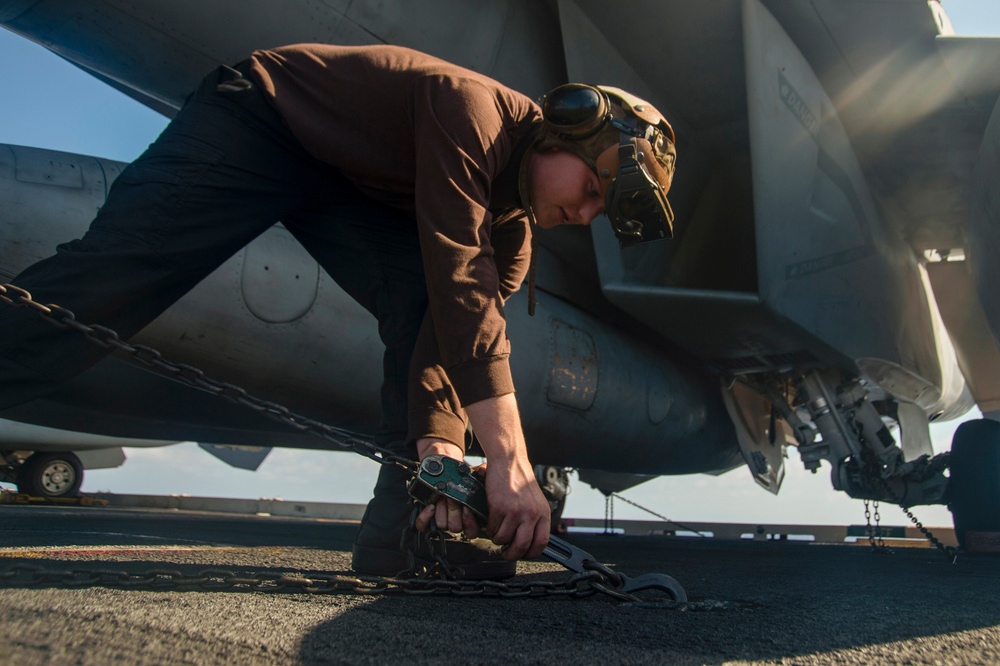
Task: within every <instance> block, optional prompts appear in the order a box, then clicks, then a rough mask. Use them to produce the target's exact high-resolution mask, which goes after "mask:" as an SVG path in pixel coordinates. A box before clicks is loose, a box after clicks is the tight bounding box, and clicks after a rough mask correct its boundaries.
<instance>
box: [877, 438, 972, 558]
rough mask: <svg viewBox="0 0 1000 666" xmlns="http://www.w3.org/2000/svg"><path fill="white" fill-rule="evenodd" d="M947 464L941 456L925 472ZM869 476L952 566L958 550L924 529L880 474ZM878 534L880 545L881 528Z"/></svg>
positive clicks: (946, 459) (944, 457)
mask: <svg viewBox="0 0 1000 666" xmlns="http://www.w3.org/2000/svg"><path fill="white" fill-rule="evenodd" d="M947 462H948V457H947V456H941V457H940V458H938V459H937V460H936V461H931V463H930V464H929V465H928V466H927V470H926V471H927V473H931V472H933V471H935V470H936V468H937V467H938V466H941V465H947ZM871 476H872V478H873V479H874V480H875V481H876V483H878V484H879V486H880V487H881V488H882V490H883V491H884V492H885V494H886V495H888V496H889V499H891V500H892V501H893V502H894V503H896V504H898V505H899V508H900V509H902V510H903V513H905V514H906V517H907V518H909V519H910V521H911V522H912V523H913V524H914V525H915V526H916V528H917V529H918V530H920V533H921V534H923V535H924V538H926V539H927V540H928V541H929V542H931V544H932V545H933V546H934V547H935V548H937V549H938V550H939V551H941V553H942V554H943V555H944V556H945V557H946V558H948V561H949V562H951V563H952V564H954V563H955V562H957V561H958V550H957V549H955V548H953V547H951V546H946V545H944V544H943V543H941V540H940V539H938V538H937V537H936V536H934V533H933V532H931V531H930V530H929V529H927V528H926V527H924V524H923V523H921V522H920V520H919V519H918V518H917V517H916V515H914V513H913V512H912V511H911V510H910V506H909V505H907V504H906V503H905V502H904V501H903V498H902V497H900V496H899V494H898V493H896V491H894V490H893V489H892V487H891V486H890V485H889V484H888V483H887V482H886V480H885V479H883V478H882V476H881V475H880V474H878V473H873V474H872V475H871ZM865 517H866V518H867V517H868V500H865ZM875 518H876V521H877V520H878V518H879V515H878V502H876V503H875ZM869 527H870V523H869ZM879 533H880V534H879V541H880V543H881V528H879ZM869 538H870V537H869ZM882 545H883V547H885V546H884V544H882ZM886 549H887V550H889V551H890V552H891V549H889V548H887V547H886Z"/></svg>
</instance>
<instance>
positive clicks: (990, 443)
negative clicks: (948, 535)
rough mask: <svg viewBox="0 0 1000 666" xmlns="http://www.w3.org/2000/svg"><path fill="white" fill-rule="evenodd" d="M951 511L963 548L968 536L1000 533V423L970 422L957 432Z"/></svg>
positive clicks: (952, 474)
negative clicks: (977, 533)
mask: <svg viewBox="0 0 1000 666" xmlns="http://www.w3.org/2000/svg"><path fill="white" fill-rule="evenodd" d="M948 508H949V509H950V510H951V516H952V519H953V520H954V522H955V537H956V538H957V539H958V543H960V544H961V545H962V546H963V547H965V540H966V535H967V533H968V532H1000V422H997V421H992V420H989V419H978V420H975V421H967V422H965V423H963V424H962V425H960V426H959V427H958V430H956V431H955V437H954V439H953V440H952V443H951V478H950V480H949V481H948Z"/></svg>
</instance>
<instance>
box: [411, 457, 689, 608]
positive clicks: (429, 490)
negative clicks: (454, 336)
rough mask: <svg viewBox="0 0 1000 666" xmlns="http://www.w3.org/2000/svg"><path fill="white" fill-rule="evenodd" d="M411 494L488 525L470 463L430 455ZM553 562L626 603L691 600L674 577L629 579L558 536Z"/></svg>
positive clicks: (549, 549)
mask: <svg viewBox="0 0 1000 666" xmlns="http://www.w3.org/2000/svg"><path fill="white" fill-rule="evenodd" d="M409 488H410V495H411V496H412V497H413V499H414V500H415V501H417V502H419V503H420V504H423V505H427V504H432V503H433V502H435V501H436V500H437V499H438V498H439V497H440V496H444V497H447V498H449V499H452V500H455V501H456V502H458V503H459V504H461V505H463V506H465V507H467V508H468V509H469V510H471V511H472V513H473V515H474V516H475V517H476V520H477V521H478V522H479V523H480V524H481V525H485V524H486V521H487V519H488V517H489V508H488V506H487V500H486V486H485V485H484V484H483V482H482V480H481V479H480V478H479V476H477V474H476V473H475V472H474V471H473V470H472V468H471V467H469V465H468V463H466V462H464V461H460V460H456V459H454V458H449V457H447V456H442V455H433V456H427V457H426V458H424V459H423V460H422V461H421V462H420V468H419V469H418V470H417V474H416V476H414V477H413V479H412V480H411V481H410V486H409ZM542 554H543V555H545V556H546V557H548V558H549V559H550V560H552V561H553V562H556V563H558V564H561V565H562V566H564V567H566V568H567V569H569V570H570V571H573V572H575V573H584V572H587V571H593V572H596V573H598V574H599V575H600V576H601V577H602V578H603V579H604V580H603V581H602V582H600V583H593V585H595V586H598V585H599V586H601V588H602V589H601V590H600V591H601V592H604V593H605V594H609V595H611V596H614V597H617V598H619V599H622V600H626V601H638V600H639V599H638V597H636V596H635V593H637V592H642V591H647V590H657V591H660V592H664V593H666V594H668V595H669V596H670V597H671V599H672V600H673V601H676V602H679V603H683V602H686V601H687V593H686V592H685V591H684V588H683V587H681V584H680V583H678V582H677V580H675V579H674V578H673V577H671V576H667V575H666V574H660V573H649V574H643V575H641V576H635V577H631V576H626V575H625V574H623V573H619V572H617V571H613V570H611V569H609V568H608V567H606V566H604V565H603V564H601V563H600V562H599V561H598V560H597V558H596V557H594V556H593V555H591V554H590V553H588V552H587V551H585V550H583V549H582V548H578V547H577V546H574V545H573V544H571V543H569V542H568V541H565V540H563V539H560V538H559V537H557V536H555V535H550V536H549V544H548V545H547V546H546V547H545V550H544V551H543V552H542Z"/></svg>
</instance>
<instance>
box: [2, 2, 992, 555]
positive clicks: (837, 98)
mask: <svg viewBox="0 0 1000 666" xmlns="http://www.w3.org/2000/svg"><path fill="white" fill-rule="evenodd" d="M0 24H2V25H3V26H5V27H6V28H8V29H9V30H12V31H14V32H15V33H17V34H20V35H22V36H24V37H26V38H28V39H31V40H33V41H36V42H38V43H40V44H42V45H44V46H45V47H46V48H48V49H50V50H51V51H53V52H55V53H57V54H58V55H60V56H62V57H63V58H65V59H67V60H69V61H70V62H72V63H74V64H76V65H77V66H79V67H80V68H82V69H83V70H85V71H87V72H89V73H91V74H93V75H94V76H95V77H97V78H98V79H100V80H102V81H104V82H106V83H108V84H109V85H111V86H113V87H114V88H116V89H118V90H121V91H123V92H124V93H125V94H127V95H129V96H131V97H133V98H134V99H136V100H138V101H140V102H142V103H143V104H145V105H147V106H149V107H150V108H152V109H154V110H156V111H159V112H161V113H163V114H164V115H166V116H168V117H170V116H172V115H173V114H174V113H175V112H176V111H177V109H178V108H179V107H180V106H181V104H182V103H183V101H184V99H185V97H186V95H187V94H188V93H189V92H190V91H191V90H193V89H194V87H195V86H196V84H197V82H198V81H199V79H200V78H201V76H203V75H204V74H205V73H207V72H208V71H210V70H211V69H213V68H214V67H215V66H216V65H217V64H219V63H235V62H238V61H240V60H242V59H243V58H245V57H246V56H247V54H249V53H250V51H252V50H253V49H255V48H261V47H269V46H276V45H280V44H287V43H295V42H330V43H340V44H365V43H393V44H400V45H404V46H409V47H413V48H417V49H420V50H423V51H426V52H428V53H432V54H434V55H437V56H440V57H443V58H445V59H448V60H451V61H453V62H456V63H459V64H462V65H464V66H467V67H470V68H472V69H475V70H477V71H480V72H483V73H485V74H488V75H490V76H492V77H494V78H496V79H498V80H500V81H502V82H504V83H506V84H508V85H510V86H511V87H513V88H516V89H518V90H521V91H522V92H525V93H526V94H528V95H531V96H533V97H537V96H539V95H541V94H542V93H544V92H545V91H547V90H549V89H551V88H552V87H554V86H555V85H558V84H560V83H564V82H566V81H585V82H593V83H606V84H610V85H616V86H620V87H622V88H625V89H628V90H630V91H633V92H635V93H637V94H639V95H640V96H642V97H645V98H647V99H649V100H650V101H651V102H653V103H654V104H655V105H656V106H657V108H659V109H660V110H661V111H663V112H664V113H665V115H667V117H668V118H669V119H670V121H671V123H672V124H673V126H674V128H675V130H676V132H677V135H678V152H679V161H678V171H677V176H676V178H675V181H674V186H673V188H672V190H671V192H670V199H671V203H672V206H673V209H674V211H675V213H676V221H675V236H674V238H673V239H672V240H669V241H661V242H656V243H651V244H643V245H641V246H636V247H630V248H624V249H622V248H619V246H618V244H617V243H616V242H615V240H614V237H613V234H612V232H611V230H610V228H609V227H608V225H607V224H606V223H605V224H602V223H600V222H597V223H595V224H594V225H592V227H591V228H589V229H582V228H577V229H557V230H551V231H547V232H542V233H541V238H540V253H541V254H540V259H539V261H538V264H539V275H538V288H539V291H540V294H541V298H540V302H539V305H538V309H537V311H536V314H535V316H534V317H528V315H527V306H526V299H525V296H524V294H523V293H522V294H518V295H516V296H515V297H514V298H513V299H512V300H511V301H510V302H509V303H508V305H507V308H506V310H507V316H508V320H509V322H510V324H509V335H510V337H511V339H512V345H513V349H514V353H513V355H512V365H513V371H514V375H515V382H516V384H517V386H518V397H519V403H520V406H521V409H522V417H523V419H524V426H525V434H526V437H527V440H528V444H529V449H530V453H531V456H532V459H533V460H534V461H535V462H536V463H539V464H540V475H545V474H551V473H552V471H553V470H560V469H565V468H576V469H578V470H580V476H581V478H582V479H584V480H585V481H587V482H589V483H592V484H593V485H595V486H596V487H598V488H600V489H603V490H606V491H611V490H618V489H622V488H625V487H628V486H629V485H633V484H635V483H639V482H641V481H643V480H646V479H648V478H651V477H652V476H656V475H677V474H691V473H700V472H709V473H721V472H723V471H726V470H729V469H733V468H735V467H737V466H739V465H742V464H746V465H748V466H749V469H750V471H751V473H752V474H753V476H754V478H755V479H756V480H757V481H758V483H760V484H761V485H762V486H763V487H764V488H766V489H768V490H770V491H771V492H775V493H777V492H778V490H779V488H780V485H781V481H782V478H783V473H784V470H783V460H784V454H785V451H786V449H787V447H789V446H791V447H796V448H797V449H798V451H799V454H800V456H801V459H802V461H803V463H804V464H805V466H806V467H807V468H810V469H816V468H818V467H819V466H820V463H821V461H826V462H827V463H828V464H829V466H830V468H831V480H832V483H833V486H834V488H836V489H837V490H842V491H844V492H846V493H847V494H848V495H850V496H852V497H861V498H871V499H878V500H883V501H890V502H895V503H897V504H901V505H907V506H910V505H915V504H941V503H948V504H949V506H950V507H951V509H952V512H953V515H954V517H955V522H956V527H957V528H958V533H959V538H960V540H964V539H965V536H966V534H967V533H969V534H972V533H977V532H984V531H985V532H996V531H1000V424H998V423H996V421H994V420H993V419H992V418H990V417H993V416H996V415H997V413H998V411H1000V372H998V370H1000V352H998V346H997V345H998V342H997V341H998V338H1000V304H998V303H997V299H996V298H995V297H994V296H993V294H992V291H991V289H990V281H989V277H990V275H991V274H992V271H994V270H996V267H997V266H998V265H1000V262H998V259H1000V256H995V255H996V251H997V250H996V248H997V247H1000V245H998V242H997V241H998V238H997V234H998V233H1000V231H998V229H997V225H996V224H995V222H996V210H995V207H994V209H993V210H992V217H991V213H990V211H989V209H988V207H987V206H986V205H985V204H983V202H984V201H989V200H990V197H991V196H995V194H996V187H995V186H994V188H993V189H992V190H990V189H989V184H990V183H997V182H1000V178H998V176H1000V174H998V173H997V169H998V167H997V164H996V162H995V160H994V161H992V162H991V161H990V160H989V159H982V158H981V157H980V155H981V154H983V155H988V154H989V149H990V147H993V149H994V150H995V146H996V145H998V144H1000V113H998V112H997V111H996V104H997V98H998V93H1000V68H997V67H996V66H995V65H996V63H997V62H998V59H1000V39H991V38H963V37H957V36H955V35H954V31H953V30H952V29H951V26H950V22H949V20H948V17H947V15H946V13H945V11H944V10H943V8H942V7H941V5H940V3H939V2H937V0H930V1H929V2H928V1H927V0H900V1H899V2H892V3H884V2H877V1H874V0H872V1H859V0H812V1H811V2H803V1H799V0H795V1H793V0H709V1H705V2H698V3H690V2H681V1H680V0H671V1H668V2H664V1H662V0H636V1H634V2H631V3H628V5H627V11H623V6H622V5H620V4H615V3H609V2H599V1H596V0H551V1H546V2H537V1H534V0H493V1H488V2H481V3H467V2H462V1H461V0H427V1H426V2H422V3H420V6H419V9H416V8H415V7H414V6H413V5H412V4H411V3H407V2H405V1H404V0H382V1H379V2H367V1H358V0H355V1H353V2H351V1H348V0H323V1H321V2H315V1H306V0H290V1H289V2H285V3H280V4H277V3H270V2H266V0H199V1H198V2H192V1H190V0H169V1H168V0H130V1H129V2H124V1H122V0H0ZM123 166H124V165H123V164H121V163H117V162H113V161H110V160H105V159H99V158H93V157H87V156H82V155H72V154H67V153H58V152H54V151H47V150H40V149H33V148H30V147H23V146H0V204H2V207H0V210H2V211H3V213H2V214H0V278H2V279H3V280H9V279H12V278H13V277H14V276H16V274H17V273H18V271H20V270H22V269H23V268H25V267H26V266H28V265H30V264H31V263H32V262H34V261H36V260H38V259H40V258H42V257H44V256H47V255H49V254H51V253H52V252H53V250H54V247H55V245H56V244H57V243H59V242H63V241H65V240H68V239H70V238H74V237H78V236H79V235H81V234H82V233H83V231H84V230H85V229H86V226H87V224H88V223H89V221H90V219H91V218H92V216H93V214H94V212H95V210H96V209H97V208H98V207H99V206H100V205H101V203H102V202H103V201H104V198H105V197H106V195H107V190H108V187H109V186H110V184H111V182H113V180H114V178H115V177H116V176H117V174H118V173H119V172H120V171H121V169H122V168H123ZM994 206H995V204H994ZM522 291H523V290H522ZM93 323H100V322H93ZM135 341H136V342H141V343H143V344H146V345H149V346H151V347H155V348H157V349H158V350H160V351H161V352H162V353H163V354H164V355H165V356H167V357H170V358H173V359H176V360H178V361H181V362H183V363H186V364H190V365H193V366H197V367H199V368H201V369H202V370H204V371H205V372H206V373H208V374H209V375H212V376H215V377H218V378H220V379H222V380H224V381H226V382H231V383H233V384H238V385H240V386H242V387H244V388H246V389H247V390H248V391H250V392H252V393H255V394H258V395H261V396H263V397H264V398H266V399H267V400H271V401H274V402H277V403H281V404H284V405H286V406H288V407H289V408H292V409H293V410H295V411H296V412H299V413H302V414H305V415H308V416H310V417H312V418H316V419H318V420H322V421H324V422H327V423H331V424H333V425H336V426H337V427H340V428H344V429H347V430H350V431H354V432H357V433H360V434H361V435H364V434H366V433H371V432H372V431H373V429H374V427H375V424H376V423H377V414H376V411H377V405H378V401H377V393H378V382H379V377H380V372H379V368H380V365H379V364H380V353H381V351H380V348H379V343H378V338H377V335H376V332H375V329H374V322H373V321H371V319H370V317H369V316H368V315H367V313H365V312H364V311H363V310H362V309H361V308H360V307H359V306H357V305H356V304H354V302H353V301H352V300H351V299H350V298H349V297H347V296H346V295H345V294H344V293H343V292H341V291H340V290H339V289H338V288H337V287H336V285H335V284H334V283H333V282H332V280H330V278H329V277H328V276H326V275H325V274H324V273H323V272H322V271H321V270H320V269H319V267H318V266H317V265H316V263H315V262H314V261H313V260H312V259H311V258H310V257H309V256H308V255H307V254H306V253H305V251H304V250H303V249H302V248H301V247H299V246H298V245H297V244H296V243H295V242H294V241H293V239H292V238H291V236H290V234H288V233H287V232H286V231H285V230H284V229H283V228H282V227H281V226H280V225H277V226H275V227H273V228H272V229H271V230H269V231H268V232H267V233H265V234H264V235H263V236H261V237H260V238H258V239H257V240H256V241H254V242H253V243H251V244H250V245H249V246H248V247H247V248H246V249H245V250H243V251H242V252H240V253H239V254H238V255H237V256H235V257H234V258H233V259H232V260H231V261H229V262H228V263H227V264H225V265H224V266H222V267H221V268H220V269H219V270H218V271H216V272H215V273H214V274H212V275H211V276H209V277H208V278H207V279H206V280H205V281H204V282H203V283H202V284H200V285H199V286H198V287H197V288H196V289H195V290H194V291H192V292H191V293H190V294H189V295H188V296H187V297H185V298H184V299H183V300H181V301H180V302H178V303H177V304H176V305H175V306H174V307H173V308H171V309H170V310H169V311H167V312H166V313H164V315H163V316H161V317H160V318H159V319H158V320H157V321H155V322H154V323H153V324H151V325H150V326H149V327H147V328H146V329H145V330H144V331H142V332H141V333H140V334H139V335H138V336H137V337H136V340H135ZM974 404H975V405H978V406H979V408H980V409H981V411H982V412H983V414H984V415H985V418H983V419H979V420H974V421H971V422H969V423H966V424H963V425H962V426H961V427H960V428H959V429H958V431H957V433H956V435H955V440H954V442H953V445H952V450H951V453H950V455H938V456H934V455H933V451H932V450H931V446H930V438H929V436H928V424H929V423H930V422H932V421H936V420H949V419H957V418H960V417H962V416H963V415H965V414H966V413H967V412H968V411H969V409H970V408H971V407H972V406H973V405H974ZM0 417H3V418H5V419H8V420H10V421H15V422H19V423H26V424H33V425H36V426H44V427H48V428H60V429H64V430H69V431H74V432H80V433H89V434H97V435H101V436H114V437H127V438H139V439H157V440H168V441H173V440H197V441H200V442H211V443H216V444H230V445H245V446H290V447H302V448H330V444H329V443H328V442H327V441H325V440H321V439H319V438H315V437H312V436H309V435H306V434H302V433H298V432H294V431H291V430H289V429H287V428H286V427H285V426H283V425H281V424H279V423H274V422H272V421H269V420H266V419H264V418H263V417H261V416H259V415H258V414H256V413H255V412H253V411H249V410H246V409H244V408H242V407H240V406H238V405H232V404H229V403H225V402H222V401H219V400H218V399H217V398H215V397H213V396H210V395H207V394H206V393H205V392H201V391H196V390H192V389H190V388H189V387H187V386H184V385H181V384H179V383H178V382H176V381H174V380H172V379H170V378H168V377H165V376H163V375H161V374H156V373H155V372H152V371H150V370H149V369H148V368H147V367H145V366H142V365H140V364H136V363H134V362H131V361H130V360H129V359H128V358H124V357H119V356H112V357H109V358H108V359H107V360H105V361H103V362H102V363H100V364H98V365H97V366H95V367H94V368H92V369H91V370H89V371H88V372H86V373H84V374H83V375H81V376H80V377H79V378H77V379H76V380H74V381H73V382H72V383H71V384H69V385H67V386H66V387H65V388H63V389H61V390H60V391H58V392H56V393H54V394H52V395H50V396H48V397H46V398H45V399H40V400H36V401H34V402H31V403H28V404H25V405H22V406H19V407H16V408H13V409H9V410H6V411H4V412H2V413H0ZM0 437H2V435H0ZM0 446H2V447H3V448H5V449H7V450H6V451H5V453H4V455H5V459H6V462H7V474H8V475H9V478H18V476H19V475H20V477H21V480H23V481H24V482H25V483H26V484H30V479H27V478H25V474H24V469H26V468H32V469H35V470H36V473H37V474H41V475H42V476H43V477H44V474H45V469H44V468H43V469H41V471H38V469H39V465H38V464H37V463H35V464H33V466H32V464H31V461H32V459H33V458H34V456H37V455H39V454H38V453H35V454H34V456H31V457H27V454H28V453H30V451H25V450H22V449H19V448H18V447H17V446H12V445H10V444H3V443H0ZM35 450H36V451H39V452H41V451H43V448H42V447H41V446H37V447H36V448H35ZM47 455H48V456H49V457H48V458H46V460H49V461H52V460H62V461H63V462H64V463H65V462H66V461H68V462H69V463H70V465H71V466H72V467H73V468H74V471H76V472H78V473H82V468H81V467H80V465H79V464H78V461H74V459H73V458H74V457H75V456H73V457H71V456H72V453H69V452H65V448H64V453H63V457H62V458H53V455H55V454H53V452H52V451H49V453H48V454H47ZM25 459H26V460H27V462H23V461H24V460H25ZM36 460H37V459H36ZM543 466H544V467H543ZM72 485H73V484H62V487H61V489H60V490H59V492H64V491H66V490H75V489H74V488H72ZM75 485H76V488H78V487H79V484H78V483H76V484H75Z"/></svg>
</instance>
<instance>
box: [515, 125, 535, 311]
mask: <svg viewBox="0 0 1000 666" xmlns="http://www.w3.org/2000/svg"><path fill="white" fill-rule="evenodd" d="M537 145H538V144H537V142H536V143H535V144H533V145H532V146H531V147H529V148H528V150H526V151H524V157H522V158H521V167H520V169H518V175H517V190H518V194H519V196H520V197H521V205H522V206H524V213H525V215H527V216H528V227H529V231H530V232H531V255H530V256H529V258H528V316H529V317H534V316H535V304H536V303H537V300H536V298H535V275H536V270H535V269H536V261H537V257H538V234H537V233H536V232H537V231H538V222H537V221H536V220H535V212H534V210H532V208H531V189H530V179H531V156H532V155H534V154H535V146H537Z"/></svg>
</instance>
